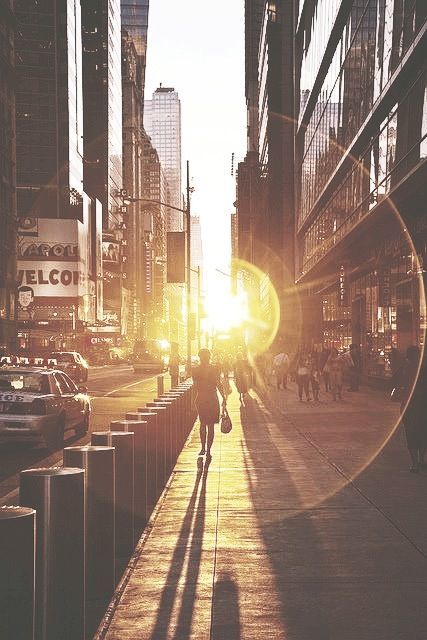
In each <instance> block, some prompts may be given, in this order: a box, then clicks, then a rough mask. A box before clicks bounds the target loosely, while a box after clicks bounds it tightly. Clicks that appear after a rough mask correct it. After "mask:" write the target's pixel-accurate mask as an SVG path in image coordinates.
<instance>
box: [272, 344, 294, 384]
mask: <svg viewBox="0 0 427 640" xmlns="http://www.w3.org/2000/svg"><path fill="white" fill-rule="evenodd" d="M289 365H290V360H289V356H288V354H287V353H284V352H283V351H281V352H280V353H278V354H277V355H276V356H274V359H273V369H274V372H275V374H276V384H277V389H278V390H279V389H280V385H282V387H283V389H286V388H287V386H288V373H289Z"/></svg>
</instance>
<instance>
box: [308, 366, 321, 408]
mask: <svg viewBox="0 0 427 640" xmlns="http://www.w3.org/2000/svg"><path fill="white" fill-rule="evenodd" d="M310 382H311V390H312V392H313V399H314V400H315V401H316V402H319V392H320V372H319V369H318V367H317V365H316V363H315V362H314V363H313V365H312V367H311V372H310Z"/></svg>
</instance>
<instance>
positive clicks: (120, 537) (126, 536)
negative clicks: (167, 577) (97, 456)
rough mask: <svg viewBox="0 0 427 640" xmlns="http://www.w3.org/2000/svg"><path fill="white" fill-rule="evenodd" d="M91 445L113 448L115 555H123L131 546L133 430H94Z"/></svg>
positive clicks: (132, 539) (128, 551)
mask: <svg viewBox="0 0 427 640" xmlns="http://www.w3.org/2000/svg"><path fill="white" fill-rule="evenodd" d="M91 444H92V445H93V446H101V447H102V446H103V447H114V449H115V455H114V460H115V469H114V477H115V498H116V558H126V557H129V556H130V555H131V554H132V552H133V550H134V548H135V535H134V529H135V505H134V433H133V432H132V431H128V432H125V431H94V432H92V436H91Z"/></svg>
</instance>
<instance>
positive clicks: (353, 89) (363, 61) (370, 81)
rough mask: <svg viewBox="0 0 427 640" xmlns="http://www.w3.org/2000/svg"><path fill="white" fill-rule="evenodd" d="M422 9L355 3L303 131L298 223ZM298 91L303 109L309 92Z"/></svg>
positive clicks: (410, 2)
mask: <svg viewBox="0 0 427 640" xmlns="http://www.w3.org/2000/svg"><path fill="white" fill-rule="evenodd" d="M399 4H400V5H401V10H400V11H399V10H398V5H399ZM426 11H427V4H424V5H423V6H421V3H419V2H417V1H416V0H399V2H398V1H397V0H368V1H367V2H366V1H365V0H364V1H363V2H360V1H359V2H354V4H353V9H352V11H351V13H350V16H349V19H348V22H347V24H346V26H345V29H344V32H343V36H342V38H341V41H340V43H339V45H338V47H337V49H336V51H335V54H334V56H333V59H332V62H331V65H330V68H329V71H328V73H327V75H326V78H325V80H324V83H323V86H322V88H321V91H320V93H319V96H318V100H317V103H316V105H315V108H314V111H313V114H312V116H311V118H310V120H309V123H308V125H307V129H306V131H305V133H304V151H303V154H302V163H301V197H300V206H299V224H301V223H302V222H303V221H304V220H305V219H306V217H307V216H308V214H309V212H310V210H311V208H312V206H313V204H314V203H315V201H316V199H317V197H318V196H319V194H320V193H321V191H322V189H323V187H324V185H325V184H326V182H327V180H328V178H329V177H330V175H331V174H332V173H333V171H334V169H335V168H336V166H337V164H338V163H339V161H340V160H341V158H342V156H343V154H344V152H345V150H346V149H347V148H348V146H349V145H350V143H351V141H352V140H353V139H354V137H355V136H356V134H357V132H358V130H359V128H360V126H361V124H362V123H363V121H364V119H365V118H366V116H367V115H368V113H369V112H370V110H371V109H372V106H373V104H374V103H375V101H376V100H377V99H378V97H379V95H380V93H381V91H382V89H383V87H384V86H385V84H386V83H387V82H388V80H389V78H390V76H391V74H392V73H393V72H394V70H395V69H396V67H397V65H398V63H399V62H400V60H401V58H402V56H403V55H404V53H405V52H406V50H407V48H408V46H409V45H410V43H411V42H412V41H413V39H414V37H415V35H416V33H417V31H418V29H419V27H420V24H422V18H423V17H425V13H426ZM301 88H302V92H301V101H302V108H303V106H304V104H305V103H306V100H307V95H308V92H307V90H305V89H304V87H303V86H302V87H301Z"/></svg>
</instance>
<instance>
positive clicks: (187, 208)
mask: <svg viewBox="0 0 427 640" xmlns="http://www.w3.org/2000/svg"><path fill="white" fill-rule="evenodd" d="M186 191H187V202H186V206H185V207H183V208H181V207H175V206H173V205H171V204H168V203H166V202H162V201H161V200H152V199H151V198H133V197H131V196H129V195H128V194H127V191H126V189H122V190H121V191H120V196H121V198H122V200H123V204H132V203H134V202H146V203H147V204H158V205H161V206H163V207H167V208H168V209H172V210H173V211H180V212H181V213H183V214H184V215H185V220H186V234H187V246H186V257H187V265H186V279H187V283H186V284H187V305H186V306H187V370H188V372H189V371H190V369H191V338H190V331H189V329H190V326H189V324H190V313H191V282H190V278H191V204H190V194H191V193H192V191H193V188H192V187H190V163H189V162H188V160H187V189H186Z"/></svg>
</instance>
